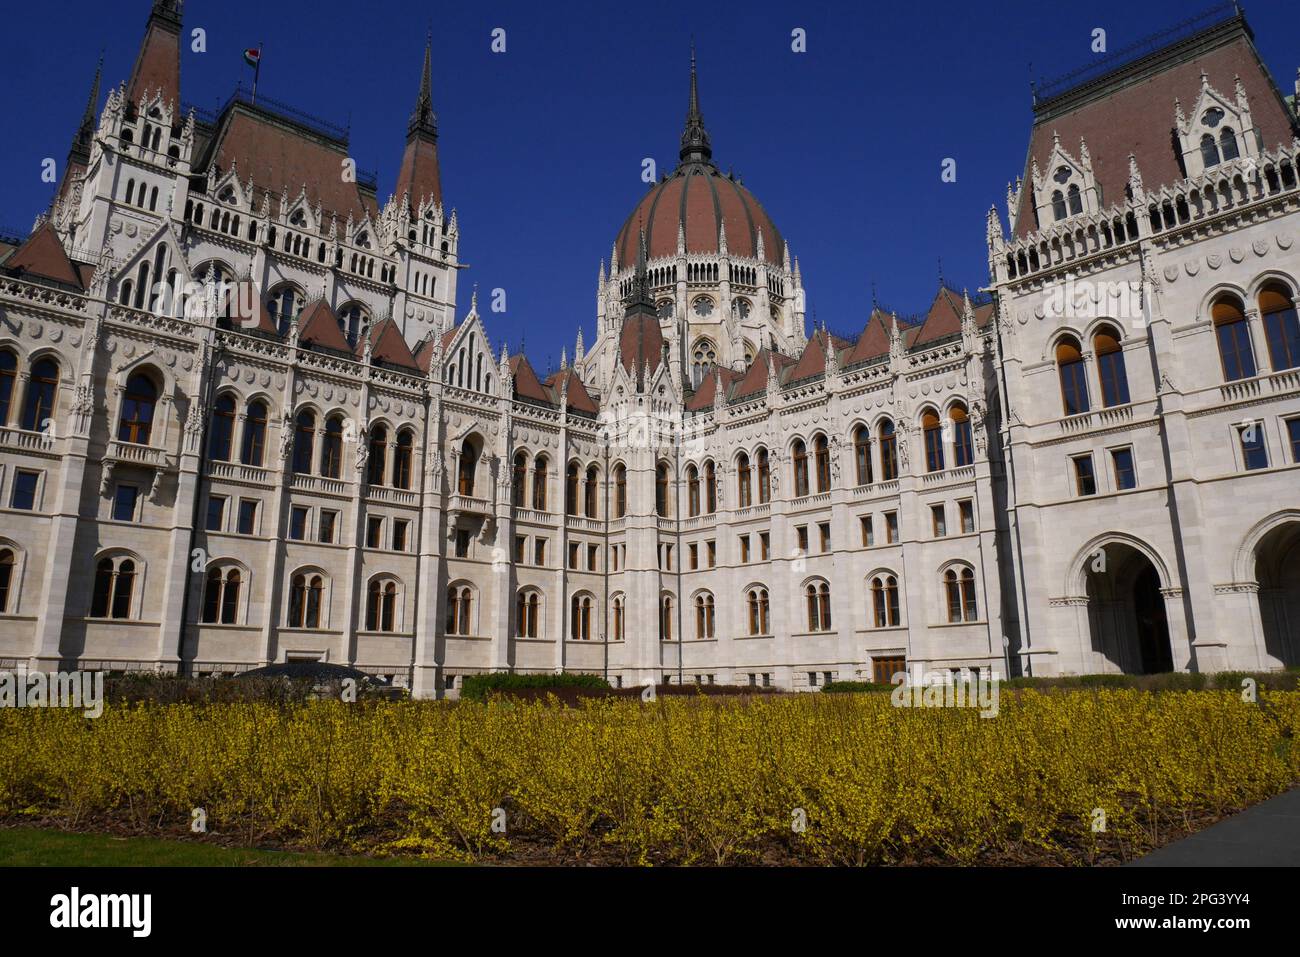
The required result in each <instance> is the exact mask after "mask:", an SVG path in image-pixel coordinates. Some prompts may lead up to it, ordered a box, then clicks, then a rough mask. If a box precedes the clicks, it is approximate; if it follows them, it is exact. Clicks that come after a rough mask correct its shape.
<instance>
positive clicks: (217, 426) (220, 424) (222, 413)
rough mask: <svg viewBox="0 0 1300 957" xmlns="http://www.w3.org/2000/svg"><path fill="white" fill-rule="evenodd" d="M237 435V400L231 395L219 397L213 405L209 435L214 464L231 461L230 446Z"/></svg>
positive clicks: (210, 455) (209, 456)
mask: <svg viewBox="0 0 1300 957" xmlns="http://www.w3.org/2000/svg"><path fill="white" fill-rule="evenodd" d="M234 435H235V400H234V399H233V398H231V397H230V395H229V394H226V395H219V396H217V401H216V402H214V403H213V404H212V426H211V431H210V432H209V433H208V458H210V459H212V461H214V462H229V461H230V446H231V444H232V442H233V439H234Z"/></svg>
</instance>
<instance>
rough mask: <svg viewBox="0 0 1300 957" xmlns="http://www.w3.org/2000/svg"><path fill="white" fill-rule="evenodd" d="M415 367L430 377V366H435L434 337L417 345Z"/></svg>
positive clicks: (425, 339) (427, 338)
mask: <svg viewBox="0 0 1300 957" xmlns="http://www.w3.org/2000/svg"><path fill="white" fill-rule="evenodd" d="M415 365H416V367H417V368H418V369H419V370H420V371H421V372H423V373H424V374H425V375H428V373H429V366H431V365H433V336H427V337H425V338H424V339H421V340H420V341H419V343H417V344H416V347H415Z"/></svg>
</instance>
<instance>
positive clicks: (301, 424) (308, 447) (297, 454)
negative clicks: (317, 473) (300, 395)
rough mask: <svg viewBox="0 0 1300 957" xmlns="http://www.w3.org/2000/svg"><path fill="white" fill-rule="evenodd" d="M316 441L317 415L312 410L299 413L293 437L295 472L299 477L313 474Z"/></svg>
mask: <svg viewBox="0 0 1300 957" xmlns="http://www.w3.org/2000/svg"><path fill="white" fill-rule="evenodd" d="M315 441H316V414H315V413H314V412H312V411H311V410H310V409H303V410H302V411H301V412H299V413H298V420H297V428H296V429H295V430H294V436H293V470H294V471H295V472H297V473H298V474H299V475H309V474H310V473H311V458H312V444H313V443H314V442H315Z"/></svg>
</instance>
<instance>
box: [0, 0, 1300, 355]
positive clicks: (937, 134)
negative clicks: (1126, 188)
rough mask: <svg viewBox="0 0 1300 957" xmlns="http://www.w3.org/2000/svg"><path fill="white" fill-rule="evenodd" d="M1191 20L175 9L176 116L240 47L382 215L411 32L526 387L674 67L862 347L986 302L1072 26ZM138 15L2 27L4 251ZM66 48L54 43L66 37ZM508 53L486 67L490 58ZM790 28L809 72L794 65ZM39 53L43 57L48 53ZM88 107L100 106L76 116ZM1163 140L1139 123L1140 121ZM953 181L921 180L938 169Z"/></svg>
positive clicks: (1286, 72) (579, 302) (1075, 15)
mask: <svg viewBox="0 0 1300 957" xmlns="http://www.w3.org/2000/svg"><path fill="white" fill-rule="evenodd" d="M1209 3H1210V0H1200V2H1198V3H1195V4H1194V5H1191V6H1189V5H1188V4H1187V3H1186V2H1175V0H1146V2H1142V3H1133V2H1131V0H1129V2H1110V0H1107V2H1093V3H1088V4H1069V5H1061V4H1044V3H1041V2H1028V0H1006V2H1002V3H999V4H996V5H988V4H971V3H951V2H947V3H925V2H922V3H899V4H883V5H882V4H863V3H852V4H848V3H845V4H842V5H834V6H832V5H824V4H819V5H816V6H815V7H814V6H811V5H809V4H807V3H793V2H791V3H774V2H769V0H759V2H755V3H748V4H740V5H733V6H731V7H729V8H726V10H725V11H722V10H719V9H718V8H716V7H710V6H706V5H704V4H700V3H698V2H697V3H686V2H675V0H665V2H658V3H655V4H651V5H645V4H622V3H606V4H590V3H584V4H576V3H575V4H572V5H565V4H549V3H548V4H523V3H491V4H479V3H473V4H436V5H435V4H431V3H410V2H384V0H372V2H370V3H366V4H357V3H355V2H348V3H343V2H336V0H315V2H312V3H306V2H297V0H284V2H276V3H267V2H266V0H257V2H253V0H222V2H217V0H188V2H187V3H186V5H185V6H186V11H185V20H186V27H187V30H188V29H192V28H194V27H202V28H204V29H205V30H206V32H207V52H206V53H202V54H198V53H192V52H188V51H187V52H186V53H185V54H184V55H183V59H182V66H181V76H182V87H183V96H184V98H185V99H186V100H187V101H191V102H194V103H196V104H199V105H201V106H207V107H212V106H214V105H216V104H217V103H218V102H220V101H222V100H224V99H225V97H226V96H227V95H228V94H229V93H230V91H231V90H232V89H233V88H234V85H235V83H236V81H238V80H244V81H245V82H247V81H248V80H250V79H251V74H252V71H251V70H250V69H249V68H248V67H246V66H245V65H244V64H243V61H242V57H241V52H242V51H243V49H244V48H246V47H249V46H253V45H256V44H258V43H259V42H263V41H264V42H265V54H264V60H263V67H262V78H261V79H262V84H261V90H262V92H264V93H265V94H267V95H269V96H272V97H275V98H276V99H278V100H281V101H284V102H287V103H289V104H292V105H294V106H296V107H298V108H300V109H302V110H305V111H307V112H309V113H313V114H316V115H318V116H321V117H323V118H325V119H329V120H333V121H335V122H337V123H340V124H346V123H347V122H349V119H350V121H351V129H352V152H353V154H354V156H355V157H356V159H357V162H358V165H359V166H360V167H361V168H363V169H375V170H378V172H379V183H380V194H381V201H382V199H384V198H386V197H387V195H388V192H389V191H390V190H391V188H392V184H393V181H394V179H395V177H396V174H397V166H398V163H399V161H400V159H401V152H402V145H403V136H404V133H405V124H406V119H407V117H408V115H409V113H410V110H411V107H412V105H413V103H414V99H415V95H416V91H417V84H418V80H419V69H420V62H421V57H422V53H423V45H424V37H425V31H426V29H428V28H429V27H430V26H431V27H432V29H433V35H434V48H435V49H434V70H433V72H434V106H435V109H436V111H437V113H438V122H439V133H440V139H439V146H440V152H441V160H442V173H443V191H444V195H445V198H446V201H447V203H448V204H449V205H452V206H455V207H456V208H457V209H458V212H459V218H460V225H461V257H462V261H463V262H465V263H468V264H469V265H470V266H471V268H470V269H469V270H468V271H466V272H465V273H462V275H461V280H462V287H461V295H460V312H461V313H462V314H463V312H464V311H465V309H466V308H467V306H468V302H469V291H470V287H471V285H472V284H473V283H474V282H477V283H478V284H479V287H480V289H482V290H488V289H492V288H495V287H501V288H504V289H505V290H506V293H507V300H506V301H507V312H506V313H505V314H503V315H494V316H489V317H488V325H489V331H490V333H491V334H492V335H493V336H494V337H495V338H497V339H498V340H499V339H500V338H501V337H506V338H507V339H508V341H509V342H510V343H511V345H512V347H513V346H514V345H515V344H517V343H518V342H519V340H520V338H521V337H522V336H524V335H525V333H526V336H527V343H528V351H529V353H530V354H532V355H533V356H534V358H535V360H537V361H538V362H540V363H541V364H544V365H545V364H548V363H547V362H546V360H547V359H548V358H551V359H557V358H558V354H559V350H560V348H561V346H563V345H568V346H569V348H570V349H572V342H573V337H574V333H575V331H576V328H577V325H578V323H581V324H582V325H583V326H584V327H585V329H586V331H587V338H588V342H590V341H591V336H592V333H593V332H594V324H595V319H594V298H595V283H596V272H597V266H598V263H599V260H600V259H601V257H608V255H609V250H610V244H611V243H612V241H613V238H614V235H615V233H616V232H617V230H618V228H619V226H620V225H621V224H622V222H623V220H624V219H625V218H626V216H627V215H628V213H629V212H630V210H631V209H632V208H633V206H634V204H635V203H636V201H637V199H638V198H639V197H640V196H641V195H642V193H643V192H644V190H645V189H646V186H645V184H644V183H643V182H642V181H641V179H640V174H641V162H642V160H643V158H645V157H653V158H654V159H655V160H656V162H657V163H658V164H659V166H660V168H661V169H664V168H667V169H671V168H672V166H673V165H675V163H676V159H677V145H678V136H679V134H680V131H681V127H682V120H683V117H684V114H685V110H686V97H687V84H688V69H689V46H690V42H691V39H692V37H694V41H695V44H696V47H697V51H698V57H699V69H700V95H701V102H702V108H703V111H704V116H705V120H706V123H707V125H708V129H709V131H710V134H711V136H712V139H713V147H714V158H715V160H716V161H717V162H718V163H719V165H720V166H721V167H722V168H723V169H724V170H726V169H728V168H734V169H735V171H736V172H737V174H739V175H740V176H742V177H743V180H744V183H745V185H746V186H748V187H749V188H750V189H751V190H752V191H753V192H754V194H755V195H756V196H757V197H758V199H759V200H760V201H761V202H762V203H763V205H764V206H765V207H766V209H767V211H768V213H769V214H770V215H771V216H772V217H773V219H774V221H775V222H776V224H777V226H778V228H779V229H780V230H781V231H782V232H783V233H784V235H785V236H786V238H787V239H788V240H789V242H790V246H791V250H792V252H793V253H794V254H795V255H797V256H798V257H799V260H800V264H801V266H802V270H803V276H804V283H805V286H806V288H807V290H808V299H809V308H810V310H815V311H816V314H817V318H818V319H819V320H820V321H823V322H825V323H826V324H827V325H829V326H830V327H831V328H832V329H834V330H836V331H840V332H856V331H857V330H860V329H861V327H862V324H863V322H864V321H865V319H866V316H867V313H868V311H869V308H870V303H871V288H872V283H873V281H874V282H875V283H876V285H877V288H878V291H879V297H880V299H881V301H882V302H884V303H886V304H887V305H888V306H890V307H891V308H894V309H896V310H898V311H899V312H900V313H902V314H907V313H913V312H917V311H920V310H922V309H924V308H925V307H926V305H928V303H929V300H930V298H931V297H932V295H933V293H934V290H935V287H936V283H937V276H938V271H939V265H938V264H939V262H940V260H942V263H943V272H944V275H945V278H946V279H947V280H948V281H949V282H950V283H951V284H954V285H956V286H958V287H962V286H969V287H970V288H971V289H972V290H974V289H975V288H977V287H979V286H980V285H982V284H983V283H985V282H986V281H987V278H988V276H987V267H986V265H985V251H984V216H985V211H986V210H987V209H988V207H989V205H990V203H997V204H998V206H999V209H1001V208H1003V206H1004V202H1005V200H1004V197H1005V189H1006V183H1007V180H1008V179H1012V178H1014V177H1015V176H1016V175H1018V174H1019V173H1020V172H1021V169H1022V167H1023V164H1024V154H1025V147H1026V143H1027V140H1028V135H1029V129H1030V124H1031V120H1032V114H1031V103H1030V94H1029V79H1030V76H1031V68H1030V64H1031V61H1032V72H1033V75H1035V76H1038V77H1047V78H1051V77H1055V76H1057V75H1059V74H1062V73H1065V72H1068V71H1070V70H1072V69H1074V68H1076V67H1079V66H1084V65H1086V64H1088V63H1089V62H1090V61H1091V60H1093V59H1094V58H1095V54H1093V53H1092V52H1091V51H1090V43H1091V35H1092V31H1093V30H1094V29H1095V28H1098V27H1100V28H1103V29H1105V30H1106V31H1107V42H1108V46H1109V49H1110V50H1112V51H1114V50H1118V49H1120V48H1122V47H1124V46H1126V45H1127V44H1129V43H1131V42H1133V41H1135V40H1137V39H1140V38H1142V37H1143V36H1146V35H1147V34H1150V33H1152V32H1154V31H1157V30H1161V29H1164V28H1166V27H1169V26H1172V25H1173V24H1175V23H1177V22H1178V21H1179V20H1181V19H1183V18H1184V17H1186V16H1188V14H1189V13H1195V12H1198V11H1199V10H1200V8H1201V6H1202V5H1208V4H1209ZM148 9H149V2H148V0H114V2H112V3H109V2H100V3H88V2H71V0H70V2H63V3H58V4H21V5H15V6H14V7H13V8H12V9H9V10H6V12H5V26H6V29H5V30H4V31H3V33H2V34H0V62H3V63H4V64H5V65H6V70H5V73H6V76H7V78H8V83H7V92H8V96H7V97H6V108H5V112H6V123H7V125H8V130H7V132H8V134H9V135H8V136H6V137H5V140H6V145H5V149H4V150H3V151H0V227H4V228H5V231H6V232H10V231H19V232H22V233H25V232H26V230H27V229H28V228H29V227H30V224H31V221H32V218H33V217H34V216H35V214H36V213H37V212H38V211H39V210H41V209H42V208H44V207H45V206H46V205H47V203H48V202H49V198H50V195H51V188H50V187H49V186H48V185H46V184H43V183H42V182H41V181H40V168H41V161H42V160H43V159H44V158H45V157H47V156H50V157H54V158H55V159H57V161H58V162H59V163H60V164H62V163H63V161H64V158H65V157H66V155H67V149H68V144H69V140H70V137H71V135H72V132H73V130H74V128H75V125H76V122H77V120H78V118H79V117H80V114H81V110H82V108H83V106H84V103H85V98H86V94H87V91H88V89H89V84H90V80H91V76H92V75H93V72H94V66H95V61H96V59H97V57H98V56H99V53H100V50H101V48H102V49H103V50H104V52H105V57H106V60H105V78H106V81H107V82H109V83H118V82H120V81H121V80H123V79H125V78H126V77H127V76H128V75H129V73H130V69H131V64H132V62H133V60H134V57H135V54H136V50H137V48H138V46H139V42H140V38H141V36H142V33H143V28H144V23H145V20H146V17H147V14H148ZM1287 9H1288V4H1285V3H1283V2H1281V0H1269V2H1264V0H1256V2H1252V3H1250V4H1249V5H1248V7H1247V17H1248V19H1249V21H1250V23H1251V25H1252V27H1253V29H1254V31H1255V34H1256V44H1257V46H1258V47H1259V49H1260V52H1261V54H1262V55H1263V57H1264V59H1265V62H1266V63H1267V64H1268V65H1269V67H1270V69H1271V70H1272V71H1273V74H1274V77H1275V78H1276V79H1277V81H1278V83H1279V85H1280V86H1281V87H1282V88H1283V91H1284V92H1290V91H1291V89H1292V84H1293V82H1294V77H1295V70H1296V66H1297V64H1298V63H1300V46H1298V45H1297V44H1295V43H1294V40H1293V39H1292V42H1288V39H1287V38H1288V37H1291V38H1294V35H1295V32H1294V27H1295V23H1294V15H1291V16H1288V15H1287ZM74 23H75V24H78V26H77V27H76V28H72V29H70V26H71V25H72V24H74ZM495 27H502V28H504V29H505V30H506V52H505V53H504V54H494V53H492V52H491V50H490V47H489V45H490V41H491V36H490V34H491V31H492V30H493V28H495ZM795 28H802V29H803V30H805V31H806V35H807V52H806V53H794V52H792V50H791V31H792V30H794V29H795ZM51 50H53V51H57V58H56V59H51V57H50V51H51ZM101 103H102V98H101ZM1165 119H1166V117H1163V116H1161V117H1160V118H1159V120H1160V121H1161V122H1164V121H1165ZM947 157H951V158H953V159H955V160H956V161H957V181H956V182H955V183H944V182H942V181H941V177H940V169H941V164H942V162H943V160H944V159H945V158H947Z"/></svg>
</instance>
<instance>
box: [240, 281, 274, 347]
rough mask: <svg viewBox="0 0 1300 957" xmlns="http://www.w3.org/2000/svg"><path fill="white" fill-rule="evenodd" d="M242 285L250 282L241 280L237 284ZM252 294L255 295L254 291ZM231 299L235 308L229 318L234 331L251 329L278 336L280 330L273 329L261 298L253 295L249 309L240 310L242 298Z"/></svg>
mask: <svg viewBox="0 0 1300 957" xmlns="http://www.w3.org/2000/svg"><path fill="white" fill-rule="evenodd" d="M244 283H250V284H251V280H248V279H243V280H240V283H239V284H240V285H243V284H244ZM254 293H256V290H254ZM233 299H234V302H235V308H234V309H233V310H231V315H230V318H231V322H232V324H233V325H234V326H235V328H236V329H250V328H251V329H257V330H259V331H261V332H269V333H271V334H272V335H279V332H280V330H278V329H277V328H276V327H275V323H274V322H272V321H271V317H270V315H269V314H268V313H267V311H266V303H264V302H263V301H262V297H261V296H258V295H256V294H254V295H253V296H252V297H250V299H251V302H252V308H251V309H244V308H242V305H243V300H244V297H243V296H240V295H236V296H234V297H233Z"/></svg>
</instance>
